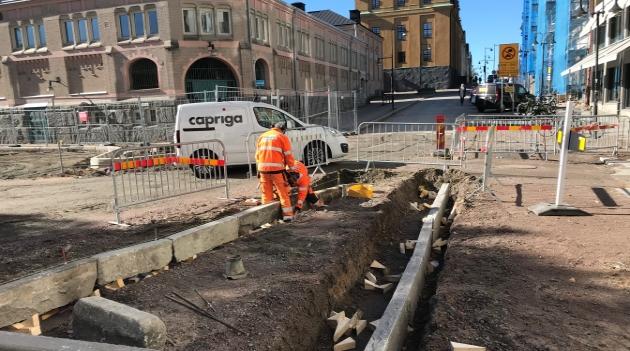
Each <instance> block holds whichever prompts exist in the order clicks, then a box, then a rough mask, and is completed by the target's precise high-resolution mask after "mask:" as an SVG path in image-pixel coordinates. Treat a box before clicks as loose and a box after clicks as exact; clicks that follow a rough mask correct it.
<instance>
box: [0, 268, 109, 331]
mask: <svg viewBox="0 0 630 351" xmlns="http://www.w3.org/2000/svg"><path fill="white" fill-rule="evenodd" d="M96 275H97V274H96V260H94V259H86V260H80V261H76V262H71V263H68V264H66V265H63V266H60V267H57V268H52V269H49V270H46V271H44V272H40V273H38V274H34V275H32V276H29V277H26V278H22V279H19V280H16V281H13V282H10V283H7V284H4V285H1V286H0V327H6V326H8V325H11V324H13V323H17V322H20V321H23V320H25V319H28V318H30V317H31V316H32V315H34V314H36V313H40V314H41V313H45V312H48V311H50V310H52V309H55V308H57V307H61V306H65V305H67V304H69V303H71V302H74V301H76V300H77V299H80V298H82V297H86V296H90V294H92V291H94V284H95V282H96Z"/></svg>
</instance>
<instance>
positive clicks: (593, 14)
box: [563, 0, 630, 115]
mask: <svg viewBox="0 0 630 351" xmlns="http://www.w3.org/2000/svg"><path fill="white" fill-rule="evenodd" d="M615 5H617V6H615ZM629 6H630V3H629V2H627V1H614V0H606V1H602V0H599V1H597V0H590V1H586V0H585V1H584V10H586V11H585V12H582V13H581V14H580V15H581V16H582V17H584V18H586V19H587V22H586V24H585V25H584V27H583V28H582V31H581V33H580V35H581V37H582V38H584V39H585V40H587V41H588V42H589V54H588V55H587V56H586V57H584V58H583V59H582V60H580V61H578V62H577V63H576V64H574V65H573V66H571V67H570V68H569V69H567V70H566V71H565V72H563V74H565V75H566V76H569V75H576V74H577V75H581V76H582V79H583V80H584V82H585V86H584V90H585V94H584V97H583V100H584V101H585V103H586V104H587V105H588V106H589V107H590V108H591V111H592V112H597V113H598V114H602V113H603V114H622V115H630V7H629ZM597 13H599V15H597ZM595 101H597V109H595Z"/></svg>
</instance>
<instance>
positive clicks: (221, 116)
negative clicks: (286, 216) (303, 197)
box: [175, 101, 348, 166]
mask: <svg viewBox="0 0 630 351" xmlns="http://www.w3.org/2000/svg"><path fill="white" fill-rule="evenodd" d="M277 122H285V123H286V125H287V129H288V130H287V133H286V134H287V136H288V137H289V139H291V144H292V146H293V155H294V156H295V158H296V159H298V160H301V161H302V162H304V164H306V165H307V166H311V165H317V164H325V163H328V162H330V161H331V160H334V159H338V158H340V157H342V156H343V155H345V154H347V153H348V141H347V140H346V138H345V137H344V136H343V135H342V134H341V133H340V132H339V131H337V130H335V129H332V128H328V127H323V126H317V125H309V124H305V123H303V122H302V121H300V120H298V119H297V118H295V117H293V116H291V115H290V114H288V113H286V112H284V111H282V110H281V109H279V108H277V107H275V106H273V105H269V104H264V103H259V102H248V101H230V102H203V103H194V104H184V105H179V107H178V108H177V117H176V121H175V143H177V144H179V143H188V142H196V141H204V140H209V139H218V140H220V141H222V142H223V143H224V145H225V151H226V159H227V165H229V166H232V165H246V164H248V162H250V163H251V164H253V163H255V157H254V153H255V151H256V150H255V149H256V139H257V138H258V136H259V135H260V134H262V133H264V132H265V131H267V130H269V129H270V128H271V127H272V126H273V125H274V124H276V123H277ZM194 148H195V147H194V145H192V146H186V145H184V146H182V147H181V148H180V151H179V154H180V155H181V156H183V157H191V158H197V157H202V158H205V157H206V156H212V158H214V157H215V156H216V155H219V154H220V152H219V150H194ZM248 150H249V157H248Z"/></svg>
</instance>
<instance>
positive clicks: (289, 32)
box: [0, 0, 383, 106]
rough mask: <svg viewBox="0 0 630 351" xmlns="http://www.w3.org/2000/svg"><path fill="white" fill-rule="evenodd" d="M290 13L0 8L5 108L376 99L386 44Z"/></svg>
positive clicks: (231, 6)
mask: <svg viewBox="0 0 630 351" xmlns="http://www.w3.org/2000/svg"><path fill="white" fill-rule="evenodd" d="M295 5H296V6H291V5H288V4H286V3H284V2H282V1H277V0H230V1H227V0H192V1H184V0H152V1H148V0H133V1H130V0H99V1H97V0H82V1H75V0H37V1H35V0H20V1H17V0H15V1H14V0H5V1H0V37H1V38H3V39H2V40H0V57H1V64H0V106H46V105H50V104H51V103H52V104H79V103H85V102H88V101H89V102H110V101H120V100H126V99H133V98H138V97H157V98H159V97H179V96H185V95H186V94H190V93H192V92H200V91H211V90H214V87H215V86H230V87H239V88H264V89H274V90H275V89H278V90H283V91H318V90H326V89H329V88H330V89H331V90H340V91H350V90H356V91H358V92H360V94H361V95H363V96H373V95H379V94H380V92H381V91H382V89H383V74H382V66H380V65H379V64H378V62H377V61H378V60H377V58H378V57H380V56H381V55H382V54H381V53H382V38H381V37H380V36H378V35H376V34H374V33H372V32H371V31H370V30H368V29H366V28H364V27H362V26H361V25H360V24H358V23H353V22H349V20H348V21H347V22H344V23H343V24H341V25H333V24H330V23H328V22H326V21H324V20H322V19H320V18H318V17H317V16H314V15H311V14H309V13H307V12H305V11H304V5H303V4H301V3H297V4H295ZM340 17H341V16H340Z"/></svg>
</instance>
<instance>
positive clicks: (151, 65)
mask: <svg viewBox="0 0 630 351" xmlns="http://www.w3.org/2000/svg"><path fill="white" fill-rule="evenodd" d="M129 77H130V78H131V90H141V89H156V88H159V87H160V84H159V82H158V70H157V65H156V64H155V62H153V61H151V60H149V59H139V60H137V61H135V62H134V63H132V64H131V67H129Z"/></svg>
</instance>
